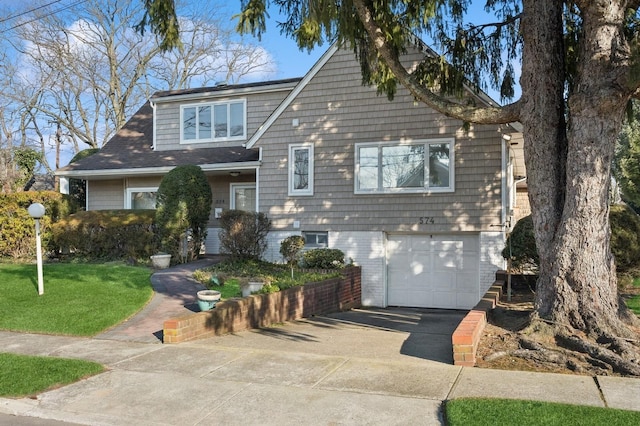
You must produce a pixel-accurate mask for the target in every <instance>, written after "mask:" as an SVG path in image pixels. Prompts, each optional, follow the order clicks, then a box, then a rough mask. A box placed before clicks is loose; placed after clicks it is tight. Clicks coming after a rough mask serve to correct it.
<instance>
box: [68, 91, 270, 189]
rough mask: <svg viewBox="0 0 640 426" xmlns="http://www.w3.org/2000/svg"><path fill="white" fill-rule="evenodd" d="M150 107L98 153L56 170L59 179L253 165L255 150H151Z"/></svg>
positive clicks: (255, 155) (239, 148)
mask: <svg viewBox="0 0 640 426" xmlns="http://www.w3.org/2000/svg"><path fill="white" fill-rule="evenodd" d="M152 144H153V108H152V107H151V103H150V102H147V103H145V104H144V105H143V106H142V107H141V108H140V109H139V110H138V111H137V112H136V113H135V114H134V115H133V116H132V117H131V119H129V121H128V122H127V123H126V124H125V125H124V126H123V127H122V128H121V129H120V130H119V131H118V132H117V133H116V134H115V135H114V136H113V137H112V138H111V139H110V140H109V142H107V143H106V144H105V145H104V146H103V147H102V149H100V151H98V152H97V153H96V154H93V155H91V156H89V157H86V158H83V159H82V160H79V161H77V162H75V163H71V164H69V165H68V166H66V167H63V168H61V169H59V170H57V171H56V175H58V176H68V177H78V178H84V177H109V176H116V175H118V176H120V175H123V174H126V175H129V176H131V175H141V174H153V173H156V174H163V173H166V172H168V171H170V170H171V169H173V168H174V167H176V166H180V165H187V164H197V165H199V166H200V167H201V168H202V169H203V170H205V171H207V170H215V169H221V170H224V169H229V167H230V164H231V165H232V166H231V167H242V166H249V165H251V164H253V163H255V165H257V164H258V162H259V159H260V158H259V157H260V153H259V151H258V150H257V149H245V148H242V147H230V148H194V149H178V150H169V151H154V150H153V148H152Z"/></svg>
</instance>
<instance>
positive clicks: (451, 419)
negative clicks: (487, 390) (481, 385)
mask: <svg viewBox="0 0 640 426" xmlns="http://www.w3.org/2000/svg"><path fill="white" fill-rule="evenodd" d="M445 417H446V423H447V424H448V425H450V426H458V425H464V426H481V425H487V426H489V425H491V426H493V425H516V424H517V425H518V426H528V425H531V426H545V425H550V426H551V425H562V426H571V425H576V426H577V425H580V426H590V425H594V426H596V425H598V426H600V425H616V426H624V425H639V424H640V412H638V411H626V410H616V409H612V408H600V407H587V406H581V405H569V404H555V403H550V402H538V401H520V400H508V399H489V398H462V399H454V400H451V401H447V403H446V407H445Z"/></svg>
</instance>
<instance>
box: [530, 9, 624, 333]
mask: <svg viewBox="0 0 640 426" xmlns="http://www.w3.org/2000/svg"><path fill="white" fill-rule="evenodd" d="M546 3H549V4H546ZM552 3H556V2H553V1H544V2H539V1H535V0H533V1H525V7H527V6H529V10H527V9H525V14H526V15H527V16H530V13H531V10H535V11H536V12H538V13H540V12H542V10H552V8H553V6H552V5H551V4H552ZM558 3H561V2H558ZM618 3H621V2H615V1H614V2H611V1H608V0H607V1H605V0H600V1H594V2H585V5H584V6H583V8H584V9H586V8H588V9H589V10H584V9H583V12H584V13H583V17H584V22H583V25H584V34H583V37H582V40H583V42H582V45H581V46H580V59H581V61H579V64H578V69H577V73H576V78H575V80H574V86H573V87H572V88H571V91H570V93H571V95H570V99H569V105H568V106H569V111H570V117H571V121H570V123H569V126H568V130H567V137H566V140H567V141H568V145H567V148H568V149H567V153H566V156H565V155H564V152H563V138H562V137H561V136H556V139H555V142H556V145H555V146H554V145H553V142H554V139H553V137H554V136H553V134H552V131H551V129H549V130H547V131H546V132H545V133H544V134H541V130H540V129H536V127H537V126H540V122H538V123H535V122H534V121H532V120H535V119H539V120H544V119H545V118H546V119H547V120H549V119H550V120H554V119H555V122H556V123H559V119H558V118H557V116H556V113H557V111H555V110H553V105H548V104H547V106H546V107H545V104H541V103H536V109H535V111H534V113H532V114H527V115H526V116H523V123H526V124H525V126H526V127H525V135H526V134H527V133H529V135H530V137H529V138H527V139H525V143H526V144H527V145H526V146H525V155H526V157H525V159H526V160H527V161H528V163H527V166H528V167H527V170H528V173H529V190H530V200H531V204H532V210H533V212H534V216H533V217H534V227H535V231H536V243H537V244H538V247H539V248H540V249H539V252H540V278H539V280H538V291H537V293H536V315H537V318H538V319H541V320H543V321H546V322H548V323H550V324H552V327H553V328H554V329H555V330H556V331H557V332H558V333H559V334H570V333H575V332H584V333H585V334H586V335H587V336H589V337H591V338H593V339H600V338H602V337H603V336H606V337H613V338H616V337H632V336H634V334H633V332H632V331H631V330H630V329H629V328H627V327H626V325H625V324H624V323H623V322H622V321H621V315H620V314H621V310H620V306H619V304H618V290H617V284H616V273H615V266H614V262H613V258H612V255H611V250H610V229H609V208H608V192H609V186H610V165H611V159H612V157H613V151H614V146H615V140H616V137H617V135H618V133H619V131H620V126H621V123H622V121H623V114H624V110H625V106H626V103H627V101H628V100H629V98H630V96H631V92H630V91H629V90H628V89H625V87H624V85H622V84H620V83H619V82H620V81H624V75H623V74H624V69H625V67H624V64H623V63H622V62H620V63H619V64H618V65H619V68H620V70H621V72H620V73H619V74H618V75H617V74H616V73H615V72H612V68H614V67H615V65H616V61H618V60H620V59H622V58H624V57H626V56H625V55H624V53H625V47H626V44H625V42H624V37H623V36H622V33H621V31H622V23H623V19H624V8H622V7H620V5H619V4H618ZM543 4H544V5H543ZM555 7H556V9H557V8H560V7H562V6H561V5H557V6H555ZM555 13H557V11H556V12H555ZM539 16H542V15H538V16H536V18H535V20H534V22H532V20H531V19H530V18H529V19H527V21H526V22H527V24H528V25H527V26H526V27H525V29H524V34H528V35H525V37H527V40H526V41H525V46H526V45H528V50H525V51H524V53H525V55H526V54H527V53H528V54H529V55H530V56H528V57H526V56H525V57H524V58H523V85H522V86H523V96H527V98H529V97H532V96H536V95H537V93H538V91H541V90H544V87H540V86H536V85H534V84H531V83H530V82H527V81H526V79H525V74H524V70H525V69H527V70H528V71H529V72H533V71H531V70H535V72H537V73H540V72H542V71H543V70H542V69H540V67H543V66H544V65H541V64H537V67H538V68H536V64H531V63H530V62H531V61H538V62H539V60H540V59H539V58H540V57H542V58H545V53H546V55H549V52H548V51H549V50H551V51H555V48H554V47H555V46H556V45H555V44H553V43H560V42H561V41H560V40H555V38H559V37H561V35H562V32H561V31H558V30H557V28H556V29H554V28H552V27H551V25H557V24H553V23H551V22H550V21H551V20H550V19H547V18H546V17H545V18H544V19H541V18H540V17H539ZM554 16H555V15H554ZM531 34H534V35H533V36H532V35H531ZM550 34H556V36H555V37H554V36H550ZM545 35H546V36H550V38H551V41H549V40H548V39H547V40H545V38H544V36H545ZM527 42H528V43H527ZM550 43H551V44H550ZM550 46H551V48H550ZM626 53H627V54H628V52H626ZM612 63H613V67H612ZM525 65H527V66H526V67H525ZM545 65H547V66H549V67H554V66H557V67H558V68H563V67H564V64H563V63H553V62H552V60H550V61H549V62H548V63H547V64H545ZM547 73H548V74H549V75H550V78H549V81H551V82H553V80H552V78H553V75H552V74H554V72H553V71H550V70H548V71H547ZM538 75H539V74H538ZM531 80H537V81H539V82H540V83H542V85H546V84H548V83H549V82H548V81H547V82H545V80H544V79H533V78H532V79H531ZM540 83H538V84H540ZM554 87H556V86H554ZM556 89H557V87H556ZM525 91H526V92H525ZM545 98H546V94H545ZM541 106H542V107H543V108H542V112H541V111H539V109H540V107H541ZM535 113H537V114H538V116H539V117H536V114H535ZM543 127H545V126H543ZM563 128H564V127H563ZM531 135H534V138H531ZM541 141H543V142H542V143H541ZM545 141H546V142H545ZM532 145H534V146H532ZM563 163H564V164H563ZM558 172H563V173H565V176H564V177H558V175H557V173H558ZM532 174H533V176H532ZM545 175H546V178H545ZM622 311H624V310H622ZM623 313H624V312H623ZM630 317H631V316H629V317H625V318H630Z"/></svg>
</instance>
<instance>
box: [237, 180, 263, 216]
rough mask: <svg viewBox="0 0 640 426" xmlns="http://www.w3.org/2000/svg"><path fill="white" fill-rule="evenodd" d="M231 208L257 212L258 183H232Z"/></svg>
mask: <svg viewBox="0 0 640 426" xmlns="http://www.w3.org/2000/svg"><path fill="white" fill-rule="evenodd" d="M231 209H235V210H244V211H247V212H255V211H257V210H256V185H255V184H236V183H232V184H231Z"/></svg>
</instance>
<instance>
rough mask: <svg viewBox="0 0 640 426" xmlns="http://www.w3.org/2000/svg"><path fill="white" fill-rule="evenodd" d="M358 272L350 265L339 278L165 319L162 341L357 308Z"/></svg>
mask: <svg viewBox="0 0 640 426" xmlns="http://www.w3.org/2000/svg"><path fill="white" fill-rule="evenodd" d="M360 273H361V271H360V267H357V266H351V267H347V268H345V269H344V270H343V276H342V277H338V278H332V279H329V280H325V281H319V282H315V283H309V284H305V285H304V286H298V287H292V288H289V289H287V290H283V291H279V292H277V293H270V294H254V295H251V296H249V297H244V298H242V299H230V300H225V301H223V302H219V303H218V304H216V307H215V308H214V309H212V310H210V311H206V312H198V313H195V314H189V315H184V316H181V317H178V318H172V319H169V320H166V321H165V322H164V327H163V342H164V343H180V342H186V341H189V340H195V339H202V338H206V337H213V336H216V335H221V334H227V333H234V332H238V331H242V330H247V329H250V328H260V327H268V326H270V325H272V324H275V323H280V322H285V321H292V320H296V319H300V318H305V317H310V316H313V315H320V314H326V313H330V312H339V311H346V310H349V309H352V308H358V307H360V306H361V299H362V298H361V278H360Z"/></svg>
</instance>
